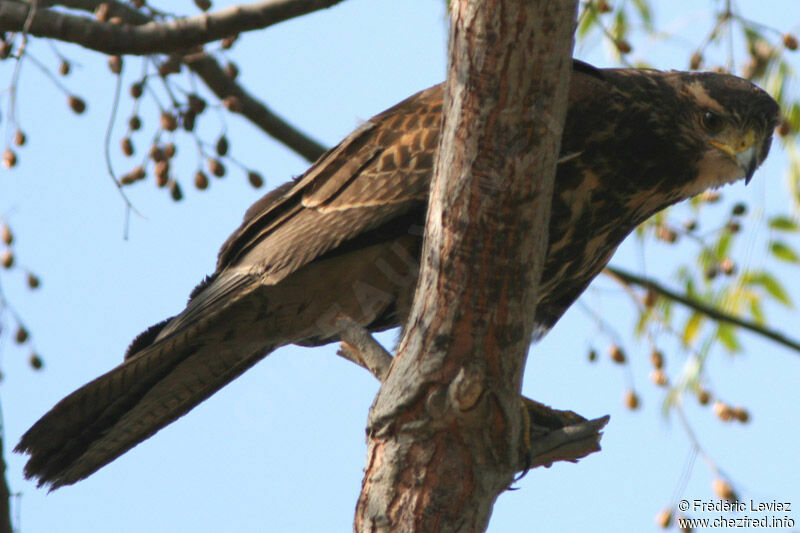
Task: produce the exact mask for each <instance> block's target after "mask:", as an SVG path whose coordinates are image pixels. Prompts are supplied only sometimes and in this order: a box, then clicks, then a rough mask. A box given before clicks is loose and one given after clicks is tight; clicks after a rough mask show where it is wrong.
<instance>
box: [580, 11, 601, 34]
mask: <svg viewBox="0 0 800 533" xmlns="http://www.w3.org/2000/svg"><path fill="white" fill-rule="evenodd" d="M581 15H582V17H581V23H580V25H579V26H578V39H583V38H584V37H586V35H587V34H588V33H589V32H590V31H592V28H593V27H594V26H595V25H596V24H597V10H596V9H594V7H587V8H586V9H584V11H583V13H582V14H581Z"/></svg>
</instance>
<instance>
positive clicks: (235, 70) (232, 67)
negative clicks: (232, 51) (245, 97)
mask: <svg viewBox="0 0 800 533" xmlns="http://www.w3.org/2000/svg"><path fill="white" fill-rule="evenodd" d="M225 75H226V76H228V77H229V78H230V79H231V80H235V79H236V78H237V77H238V76H239V67H237V66H236V63H232V62H229V63H228V64H227V65H225Z"/></svg>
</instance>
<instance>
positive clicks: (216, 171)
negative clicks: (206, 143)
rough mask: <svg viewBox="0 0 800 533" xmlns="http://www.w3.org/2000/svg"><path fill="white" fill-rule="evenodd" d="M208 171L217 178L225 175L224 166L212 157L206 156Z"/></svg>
mask: <svg viewBox="0 0 800 533" xmlns="http://www.w3.org/2000/svg"><path fill="white" fill-rule="evenodd" d="M207 163H208V171H209V172H211V173H212V174H213V175H215V176H216V177H218V178H221V177H223V176H224V175H225V166H224V165H223V164H222V163H220V162H219V160H217V159H214V158H213V157H210V158H208V162H207Z"/></svg>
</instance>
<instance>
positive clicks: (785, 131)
mask: <svg viewBox="0 0 800 533" xmlns="http://www.w3.org/2000/svg"><path fill="white" fill-rule="evenodd" d="M777 129H778V135H780V136H781V137H786V136H787V135H789V134H790V133H792V125H791V124H789V122H787V121H785V120H784V121H783V122H781V123H780V124H778V128H777Z"/></svg>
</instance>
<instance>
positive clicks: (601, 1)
mask: <svg viewBox="0 0 800 533" xmlns="http://www.w3.org/2000/svg"><path fill="white" fill-rule="evenodd" d="M595 6H596V7H597V11H599V12H600V13H608V12H609V11H611V4H609V3H608V2H607V0H597V4H595Z"/></svg>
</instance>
